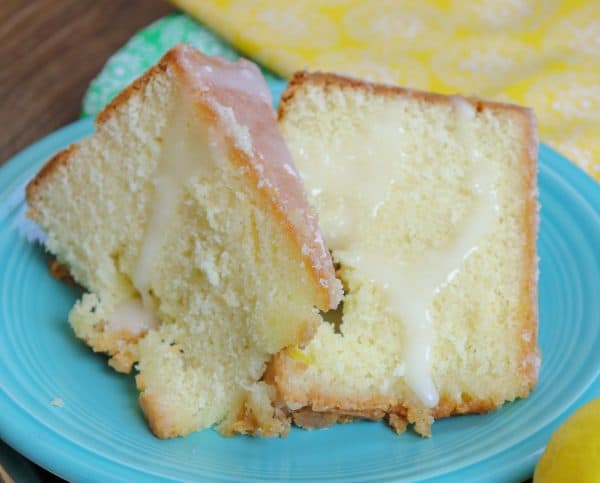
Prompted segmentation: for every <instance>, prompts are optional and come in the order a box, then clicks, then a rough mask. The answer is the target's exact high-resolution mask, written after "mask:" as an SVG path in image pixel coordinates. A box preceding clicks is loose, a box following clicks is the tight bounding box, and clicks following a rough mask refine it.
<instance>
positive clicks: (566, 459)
mask: <svg viewBox="0 0 600 483" xmlns="http://www.w3.org/2000/svg"><path fill="white" fill-rule="evenodd" d="M533 481H534V483H554V482H573V483H579V482H580V483H600V398H598V399H594V400H592V401H590V402H589V403H587V404H586V405H585V406H583V407H581V408H579V409H578V410H577V411H575V413H573V414H572V415H571V416H570V417H569V418H568V419H567V420H566V421H565V422H564V423H563V424H562V425H561V426H559V428H558V429H557V430H556V432H555V433H554V434H553V435H552V437H551V438H550V441H549V442H548V446H546V449H545V451H544V453H543V454H542V457H541V458H540V460H539V461H538V464H537V466H536V468H535V474H534V475H533Z"/></svg>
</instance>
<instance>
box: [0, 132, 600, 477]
mask: <svg viewBox="0 0 600 483" xmlns="http://www.w3.org/2000/svg"><path fill="white" fill-rule="evenodd" d="M92 129H93V127H92V123H91V121H80V122H78V123H75V124H72V125H70V126H68V127H66V128H64V129H61V130H60V131H57V132H56V133H54V134H52V135H50V136H48V137H47V138H45V139H43V140H42V141H40V142H38V143H36V144H34V145H33V146H31V147H30V148H28V149H26V150H25V151H23V152H22V153H21V154H19V155H18V156H16V157H15V158H14V159H12V160H11V161H9V162H8V163H7V164H6V165H5V166H3V167H2V168H1V169H0V260H1V261H2V262H1V265H0V266H1V269H0V334H2V336H1V337H0V384H1V387H0V437H2V439H4V440H5V441H6V442H8V443H9V444H10V445H11V446H13V447H14V448H15V449H17V450H18V451H20V452H21V453H23V454H24V455H26V456H27V457H28V458H30V459H31V460H33V461H34V462H36V463H38V464H40V465H42V466H44V467H46V468H47V469H49V470H50V471H52V472H54V473H56V474H58V475H60V476H62V477H63V478H66V479H68V480H77V481H78V480H88V479H90V477H93V479H94V480H103V481H134V480H135V481H140V480H150V479H152V480H161V479H164V480H172V479H176V480H194V481H198V480H203V479H206V480H235V481H242V480H268V479H276V480H282V479H285V480H288V479H289V480H307V479H314V480H320V481H324V480H344V481H355V480H365V479H370V480H378V479H379V480H385V481H390V480H398V479H409V480H415V479H429V478H431V479H435V480H438V481H447V480H456V479H460V480H464V479H469V480H470V481H471V480H481V481H506V480H509V479H510V480H518V479H524V478H526V477H528V476H529V475H530V474H531V472H532V469H533V465H534V463H535V461H536V460H537V458H538V457H539V454H540V452H541V451H542V449H543V447H544V445H545V443H546V441H547V440H548V438H549V436H550V434H551V432H552V431H553V430H554V429H555V428H556V426H557V425H558V424H559V423H560V422H561V421H562V420H564V418H566V416H567V415H568V414H569V413H570V412H572V411H573V410H574V409H575V408H576V407H577V406H579V405H581V404H582V403H583V402H585V401H587V400H589V399H591V398H593V397H597V396H599V395H600V377H599V375H600V352H599V351H598V350H597V343H598V341H600V298H599V297H598V293H599V292H600V251H599V249H598V248H599V247H600V187H599V186H598V185H597V184H596V183H595V182H594V181H592V180H591V179H590V178H588V177H587V176H586V175H585V174H583V173H582V172H581V171H579V169H577V168H575V167H574V166H573V165H572V164H571V163H569V162H568V161H567V160H565V159H564V158H562V157H561V156H560V155H558V154H557V153H555V152H553V151H552V150H550V149H549V148H547V147H544V146H542V148H541V152H540V167H539V185H540V197H541V203H542V206H543V209H542V212H541V217H542V222H541V229H540V235H539V241H538V248H539V255H540V257H541V263H540V271H541V276H540V284H539V291H540V319H541V322H540V344H541V348H542V352H543V364H542V370H541V373H540V381H539V384H538V386H537V388H536V389H535V390H534V392H533V393H532V395H531V396H530V397H529V398H527V399H524V400H519V401H516V402H514V403H510V404H506V405H505V406H504V407H503V408H502V409H500V410H498V411H495V412H493V413H490V414H486V415H481V416H463V417H455V418H449V419H445V420H441V421H438V422H436V423H435V424H434V426H433V437H432V438H430V439H422V438H419V437H418V436H415V435H414V434H412V433H411V432H407V433H405V434H402V435H400V436H396V435H395V434H394V433H393V432H392V431H390V430H389V429H388V428H387V427H386V426H385V425H384V424H383V423H372V422H357V423H353V424H346V425H339V426H335V427H332V428H330V429H326V430H319V431H303V430H299V429H293V430H292V431H291V432H290V434H289V436H288V437H287V438H284V439H257V438H248V437H232V438H223V437H221V436H219V435H218V434H217V433H216V432H214V431H211V430H208V431H203V432H199V433H195V434H192V435H190V436H188V437H186V438H177V439H172V440H165V441H161V440H159V439H156V438H155V437H153V436H152V434H151V433H150V431H149V430H148V428H147V426H146V424H145V422H144V419H143V417H142V414H141V411H140V409H139V407H138V404H137V392H136V389H135V384H134V381H133V377H132V376H123V375H120V374H117V373H115V372H114V371H113V370H112V369H110V368H109V367H108V366H107V364H106V358H105V357H104V356H103V355H99V354H93V353H92V352H91V351H90V350H89V349H88V348H87V347H85V346H84V344H83V343H81V342H80V341H78V340H77V339H75V337H74V336H73V334H72V331H71V329H70V327H69V325H68V323H67V314H68V312H69V309H70V308H71V306H72V305H73V303H74V301H75V300H76V298H77V297H78V296H79V294H78V292H77V291H76V290H75V289H73V288H71V287H69V286H67V285H64V284H62V283H60V282H58V281H56V280H55V279H53V278H52V277H51V276H50V275H49V273H48V270H47V258H46V255H45V254H44V251H43V249H42V248H41V247H40V246H39V245H36V244H32V243H31V242H29V241H28V238H30V237H31V235H32V233H34V232H32V231H31V225H30V224H28V223H27V222H26V221H25V219H24V213H25V204H24V200H23V189H24V185H25V183H26V182H27V181H28V180H29V179H30V178H31V177H32V176H33V175H34V174H35V172H36V171H37V170H38V169H39V167H40V166H41V164H42V163H43V162H44V161H45V160H46V159H47V158H48V157H49V156H50V155H52V154H53V153H54V152H55V151H57V150H58V149H59V148H61V147H64V146H65V145H67V144H69V143H71V142H74V141H76V140H78V139H80V138H82V137H83V136H86V135H89V134H90V133H91V132H92ZM58 400H60V401H58ZM58 402H62V405H61V404H58V405H57V403H58ZM53 403H54V404H53Z"/></svg>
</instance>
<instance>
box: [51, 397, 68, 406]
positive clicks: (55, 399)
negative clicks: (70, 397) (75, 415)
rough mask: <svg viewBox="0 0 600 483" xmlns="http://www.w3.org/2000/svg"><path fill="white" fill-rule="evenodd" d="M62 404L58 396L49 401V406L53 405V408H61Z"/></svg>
mask: <svg viewBox="0 0 600 483" xmlns="http://www.w3.org/2000/svg"><path fill="white" fill-rule="evenodd" d="M64 405H65V402H64V401H63V400H62V399H61V398H59V397H55V398H54V399H53V400H52V401H50V406H54V407H55V408H62V407H63V406H64Z"/></svg>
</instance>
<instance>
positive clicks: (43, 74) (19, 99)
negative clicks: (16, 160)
mask: <svg viewBox="0 0 600 483" xmlns="http://www.w3.org/2000/svg"><path fill="white" fill-rule="evenodd" d="M171 11H173V8H172V7H171V6H170V5H169V4H168V3H167V2H166V1H162V0H0V165H1V164H2V163H4V162H5V161H7V160H8V159H9V158H10V157H12V156H13V155H14V154H16V153H17V152H18V151H20V150H21V149H23V148H24V147H26V146H28V145H29V144H31V143H32V142H34V141H36V140H37V139H39V138H40V137H43V136H45V135H46V134H49V133H51V132H53V131H55V130H56V129H58V128H59V127H61V126H64V125H65V124H68V123H70V122H72V121H75V120H76V119H77V118H78V117H79V113H80V110H81V100H82V98H83V94H84V92H85V90H86V88H87V86H88V85H89V83H90V81H91V80H92V78H94V77H95V76H96V74H98V72H99V71H100V69H101V68H102V66H103V65H104V63H105V62H106V61H107V60H108V58H109V57H110V55H111V54H112V53H114V52H115V51H116V50H117V49H118V48H119V47H120V46H121V45H123V44H124V43H125V42H126V41H127V40H128V39H129V38H130V37H131V36H132V35H133V34H134V33H135V32H136V31H137V30H139V29H140V28H142V27H144V26H145V25H148V24H149V23H151V22H152V21H154V20H156V19H158V18H160V17H162V16H164V15H166V14H168V13H169V12H171ZM0 469H1V467H0ZM35 471H37V472H38V473H39V477H40V480H41V481H43V482H51V483H57V482H59V481H62V480H60V479H59V478H57V477H55V476H54V475H51V474H50V473H47V472H46V471H44V470H42V469H41V468H36V469H35ZM0 480H2V478H1V477H0Z"/></svg>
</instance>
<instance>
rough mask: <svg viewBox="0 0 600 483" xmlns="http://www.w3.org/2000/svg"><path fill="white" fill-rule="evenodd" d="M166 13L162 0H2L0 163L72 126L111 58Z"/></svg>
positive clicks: (164, 3)
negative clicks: (99, 73)
mask: <svg viewBox="0 0 600 483" xmlns="http://www.w3.org/2000/svg"><path fill="white" fill-rule="evenodd" d="M172 10H173V8H172V7H171V6H170V5H169V4H168V3H167V2H165V1H161V0H102V1H96V0H0V66H1V67H0V128H1V134H0V164H2V163H4V162H5V161H6V160H7V159H8V158H10V157H11V156H13V155H14V154H16V153H17V152H18V151H20V150H21V149H23V148H24V147H26V146H28V145H29V144H31V143H32V142H34V141H36V140H37V139H39V138H40V137H43V136H45V135H47V134H49V133H51V132H52V131H55V130H56V129H58V128H59V127H61V126H64V125H65V124H68V123H70V122H72V121H74V120H76V119H77V118H78V116H79V113H80V110H81V100H82V98H83V94H84V92H85V90H86V88H87V86H88V85H89V83H90V81H91V80H92V78H93V77H94V76H95V75H96V74H97V73H98V72H99V71H100V69H101V68H102V66H103V65H104V63H105V62H106V61H107V60H108V58H109V57H110V55H111V54H112V53H114V52H115V50H117V49H118V48H119V47H120V46H121V45H123V44H124V43H125V42H126V41H127V39H129V38H130V37H131V36H132V35H133V34H134V33H135V32H136V31H137V30H139V29H140V28H142V27H144V26H145V25H148V24H149V23H150V22H152V21H154V20H156V19H158V18H160V17H162V16H164V15H166V14H167V13H169V12H171V11H172Z"/></svg>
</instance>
